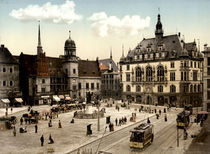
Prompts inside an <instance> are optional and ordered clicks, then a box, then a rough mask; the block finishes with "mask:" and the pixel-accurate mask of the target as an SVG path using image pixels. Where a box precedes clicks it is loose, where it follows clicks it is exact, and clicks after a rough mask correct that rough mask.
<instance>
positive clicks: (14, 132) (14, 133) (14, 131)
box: [13, 127, 16, 136]
mask: <svg viewBox="0 0 210 154" xmlns="http://www.w3.org/2000/svg"><path fill="white" fill-rule="evenodd" d="M13 135H14V136H16V128H15V127H14V130H13Z"/></svg>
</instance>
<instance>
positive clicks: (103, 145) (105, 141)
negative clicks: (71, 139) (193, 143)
mask: <svg viewBox="0 0 210 154" xmlns="http://www.w3.org/2000/svg"><path fill="white" fill-rule="evenodd" d="M143 121H144V122H146V119H145V120H142V121H141V122H143ZM150 121H151V122H152V123H153V124H154V125H155V130H154V131H155V139H154V142H153V144H152V145H151V146H150V147H148V148H147V149H145V150H148V153H150V152H152V151H154V150H155V149H157V148H159V146H160V144H161V145H163V146H165V141H166V142H167V143H171V144H174V142H175V143H176V112H175V113H170V114H168V122H164V116H163V115H162V116H161V117H160V118H159V119H158V120H157V119H156V116H153V117H151V118H150ZM141 122H138V123H135V124H133V125H131V126H128V127H126V128H124V129H121V130H118V131H116V132H113V133H111V134H108V135H107V136H104V137H103V138H102V140H100V139H98V140H96V141H94V142H91V143H89V144H87V145H85V146H83V147H81V148H80V152H82V151H86V152H88V151H89V152H90V151H92V152H93V153H95V152H96V150H97V148H98V145H99V144H100V145H99V148H98V151H106V152H110V153H113V154H117V153H120V154H130V153H131V154H133V153H136V151H133V150H131V149H130V148H129V137H130V130H131V129H132V128H134V127H136V126H138V125H139V123H141ZM165 132H167V135H165ZM174 132H175V133H174ZM166 139H167V140H166ZM77 151H78V150H75V151H72V152H70V153H71V154H74V153H77Z"/></svg>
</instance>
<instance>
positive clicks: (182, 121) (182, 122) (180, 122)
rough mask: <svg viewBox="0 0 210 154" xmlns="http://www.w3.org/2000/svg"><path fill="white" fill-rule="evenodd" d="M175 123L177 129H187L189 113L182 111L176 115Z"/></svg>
mask: <svg viewBox="0 0 210 154" xmlns="http://www.w3.org/2000/svg"><path fill="white" fill-rule="evenodd" d="M176 122H177V127H178V128H184V127H188V125H189V123H190V111H182V112H180V113H179V114H177V119H176Z"/></svg>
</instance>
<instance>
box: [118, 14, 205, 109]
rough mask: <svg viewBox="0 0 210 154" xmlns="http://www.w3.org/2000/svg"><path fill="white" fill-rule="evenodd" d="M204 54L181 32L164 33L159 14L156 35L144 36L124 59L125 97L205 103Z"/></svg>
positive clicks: (146, 101) (179, 103)
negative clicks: (181, 35)
mask: <svg viewBox="0 0 210 154" xmlns="http://www.w3.org/2000/svg"><path fill="white" fill-rule="evenodd" d="M202 70H203V56H202V54H201V53H200V51H199V50H198V48H197V46H196V42H195V41H194V42H191V43H186V42H185V41H184V40H183V39H182V38H181V37H180V33H179V34H174V35H168V36H163V28H162V23H161V20H160V15H158V21H157V24H156V30H155V37H154V38H149V39H145V38H144V39H143V40H142V41H141V42H140V43H139V44H138V45H137V46H136V47H135V48H134V49H133V50H130V51H129V52H128V54H127V56H126V57H124V56H122V57H121V59H120V74H121V75H120V76H121V83H122V85H123V99H127V100H130V101H134V102H137V103H143V104H159V105H164V104H165V105H166V104H167V105H169V104H170V105H171V106H181V107H182V106H183V105H184V104H186V105H187V104H192V105H193V106H201V103H202V89H203V88H202V78H203V77H202Z"/></svg>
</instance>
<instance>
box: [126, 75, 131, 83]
mask: <svg viewBox="0 0 210 154" xmlns="http://www.w3.org/2000/svg"><path fill="white" fill-rule="evenodd" d="M126 81H127V82H129V81H130V74H126Z"/></svg>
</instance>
